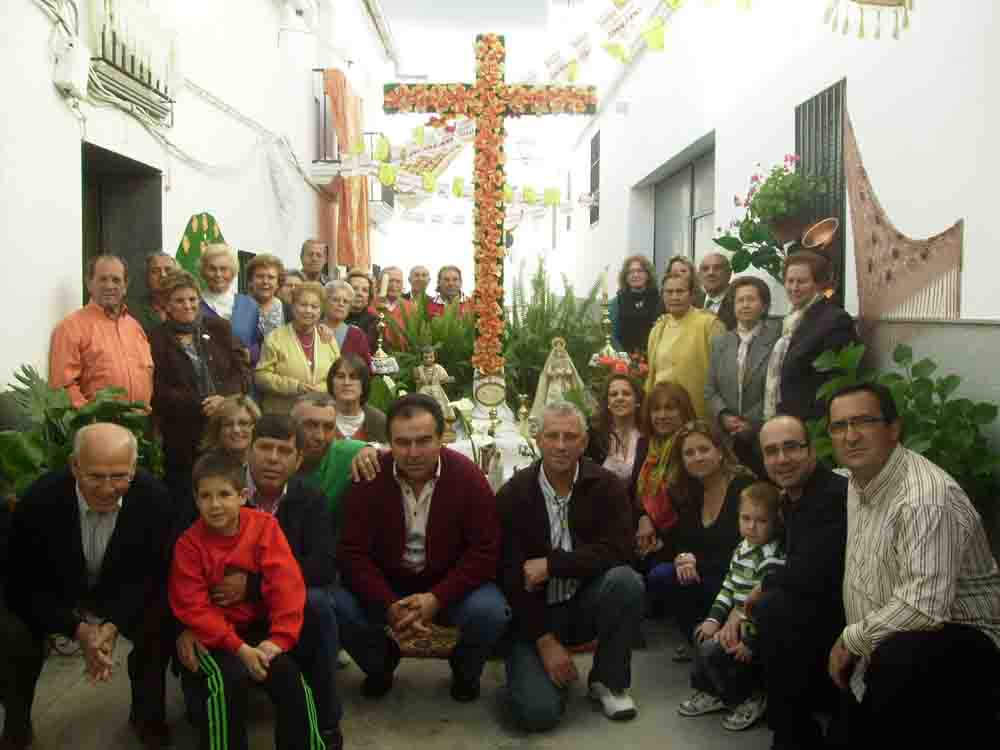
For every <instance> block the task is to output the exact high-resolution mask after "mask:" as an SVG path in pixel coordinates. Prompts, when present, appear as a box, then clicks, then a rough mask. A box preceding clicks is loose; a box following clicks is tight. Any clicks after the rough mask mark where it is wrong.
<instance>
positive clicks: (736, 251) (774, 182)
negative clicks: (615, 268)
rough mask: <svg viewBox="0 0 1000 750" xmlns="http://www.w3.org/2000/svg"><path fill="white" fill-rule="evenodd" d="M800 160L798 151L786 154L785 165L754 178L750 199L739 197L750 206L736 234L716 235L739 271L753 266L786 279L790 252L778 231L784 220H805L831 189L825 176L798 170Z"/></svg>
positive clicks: (739, 202)
mask: <svg viewBox="0 0 1000 750" xmlns="http://www.w3.org/2000/svg"><path fill="white" fill-rule="evenodd" d="M798 162H799V157H798V156H796V155H795V154H788V155H786V156H785V162H784V164H782V165H781V166H776V167H773V168H772V169H771V171H770V173H769V174H768V175H766V176H765V175H762V174H759V173H758V174H754V175H752V176H751V177H750V189H749V191H748V192H747V196H746V198H741V197H740V196H739V195H737V196H736V198H735V200H736V205H737V206H740V207H743V208H746V213H745V214H744V216H743V218H742V219H741V220H739V221H736V222H734V223H733V226H732V227H731V228H730V229H731V230H736V231H735V233H734V232H733V231H727V232H726V233H725V234H723V235H722V236H720V237H716V238H715V244H717V245H719V246H720V247H722V248H723V249H725V250H728V251H729V252H730V253H732V254H733V255H732V257H731V258H730V262H731V263H732V266H733V271H734V272H735V273H742V272H743V271H745V270H746V269H747V268H749V267H750V266H753V267H754V268H759V269H761V270H762V271H765V272H766V273H768V274H769V275H770V276H772V277H773V278H775V279H777V280H778V281H779V282H780V281H782V278H781V269H782V266H783V264H784V260H785V258H786V257H787V252H786V248H785V242H783V241H782V240H781V239H779V237H778V236H777V231H776V230H777V228H778V227H779V225H781V224H782V223H783V222H788V221H791V222H793V223H794V222H800V221H804V220H805V218H806V214H807V213H808V212H809V210H810V209H811V207H812V206H813V205H814V203H815V201H816V199H817V198H818V197H819V196H820V195H822V194H824V193H825V192H826V189H827V188H826V181H825V180H824V179H823V178H820V177H812V176H808V175H805V174H803V173H801V172H799V171H797V170H796V169H795V166H796V164H797V163H798Z"/></svg>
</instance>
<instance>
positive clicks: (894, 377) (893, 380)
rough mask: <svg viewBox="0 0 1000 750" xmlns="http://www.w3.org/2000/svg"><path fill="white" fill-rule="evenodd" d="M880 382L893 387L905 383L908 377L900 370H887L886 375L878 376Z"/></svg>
mask: <svg viewBox="0 0 1000 750" xmlns="http://www.w3.org/2000/svg"><path fill="white" fill-rule="evenodd" d="M878 382H879V383H881V384H882V385H884V386H886V387H888V388H893V387H894V386H899V385H903V384H904V383H905V382H906V378H904V377H903V376H902V375H900V374H899V373H898V372H887V373H885V374H884V375H879V376H878Z"/></svg>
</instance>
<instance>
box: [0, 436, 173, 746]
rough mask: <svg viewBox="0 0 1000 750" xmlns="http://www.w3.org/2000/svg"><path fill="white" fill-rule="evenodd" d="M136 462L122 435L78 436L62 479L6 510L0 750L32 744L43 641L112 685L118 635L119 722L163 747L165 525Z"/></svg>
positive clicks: (43, 482)
mask: <svg viewBox="0 0 1000 750" xmlns="http://www.w3.org/2000/svg"><path fill="white" fill-rule="evenodd" d="M137 458H138V449H137V445H136V440H135V437H134V436H133V435H132V433H130V432H129V431H128V430H126V429H124V428H123V427H119V426H118V425H113V424H100V423H99V424H94V425H90V426H87V427H84V428H82V429H81V430H80V431H79V432H77V434H76V439H75V441H74V446H73V455H72V458H71V463H70V468H69V469H66V470H62V471H53V472H50V473H48V474H46V475H44V476H42V477H41V478H39V479H38V480H37V481H36V482H35V483H34V484H33V485H32V486H31V487H30V488H29V489H28V490H27V492H26V493H25V495H24V497H23V498H22V499H21V501H20V502H19V503H18V504H17V508H16V509H15V511H14V517H13V519H12V524H11V540H10V559H11V560H12V561H15V562H16V564H17V566H18V574H17V575H16V576H14V577H12V578H11V579H10V581H9V582H8V587H7V596H8V605H9V607H10V612H11V613H12V615H13V617H12V618H10V619H11V620H12V621H13V623H14V625H15V627H14V634H15V635H16V638H15V639H14V640H7V639H6V638H5V639H4V642H3V643H2V646H0V648H2V649H3V650H4V651H6V653H5V654H3V656H2V663H3V670H2V671H4V672H5V673H6V677H5V679H4V680H0V688H2V689H3V690H4V694H3V695H0V701H2V702H3V703H4V705H5V706H6V709H7V717H6V722H5V725H4V735H3V740H2V741H0V747H2V748H4V749H5V750H9V749H12V748H26V747H28V746H29V745H30V743H31V704H32V701H33V699H34V695H35V685H36V683H37V682H38V676H39V674H40V673H41V671H42V663H43V661H44V658H45V648H46V645H45V644H46V638H47V636H49V635H52V634H61V635H64V636H65V637H67V638H71V639H74V640H76V641H77V642H79V644H80V649H81V651H82V652H83V656H84V659H85V662H86V669H87V673H88V674H89V676H90V678H91V680H92V681H93V682H106V681H108V680H110V679H111V676H112V672H113V670H114V653H113V652H114V648H115V643H116V642H117V640H118V635H119V633H120V634H122V635H124V636H125V637H126V638H127V639H128V640H129V641H131V642H132V644H133V649H132V652H131V653H130V654H129V656H128V674H129V678H130V679H131V682H132V709H131V712H130V714H129V721H130V722H131V723H132V725H133V728H134V730H135V732H136V734H137V735H138V737H139V739H140V741H141V742H142V744H143V746H144V747H147V748H159V747H167V746H169V744H170V732H169V730H168V728H167V725H166V723H165V713H164V679H165V674H166V665H167V662H168V661H169V656H170V652H171V650H172V646H173V644H172V643H171V642H170V638H169V637H166V633H165V629H166V623H167V610H166V591H165V575H166V559H167V555H166V552H167V550H166V546H167V539H168V533H169V531H170V528H171V523H172V514H171V510H170V504H169V503H170V501H169V498H168V497H167V493H166V490H165V489H164V488H163V486H162V485H161V484H160V483H159V482H157V481H156V480H155V479H154V478H153V477H152V476H150V475H149V474H148V473H146V472H145V471H143V470H142V469H137V468H136V460H137ZM5 635H10V633H5Z"/></svg>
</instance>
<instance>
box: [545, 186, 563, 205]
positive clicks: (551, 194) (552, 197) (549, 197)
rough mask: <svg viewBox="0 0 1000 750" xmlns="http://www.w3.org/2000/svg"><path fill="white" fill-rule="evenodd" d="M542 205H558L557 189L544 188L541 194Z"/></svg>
mask: <svg viewBox="0 0 1000 750" xmlns="http://www.w3.org/2000/svg"><path fill="white" fill-rule="evenodd" d="M542 204H543V205H546V206H558V205H559V188H545V192H544V193H543V194H542Z"/></svg>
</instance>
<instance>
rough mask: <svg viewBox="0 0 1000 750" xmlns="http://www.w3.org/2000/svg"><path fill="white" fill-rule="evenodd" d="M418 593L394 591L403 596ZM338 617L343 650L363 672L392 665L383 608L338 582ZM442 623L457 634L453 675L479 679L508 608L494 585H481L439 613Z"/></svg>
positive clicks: (380, 670) (382, 670) (507, 616)
mask: <svg viewBox="0 0 1000 750" xmlns="http://www.w3.org/2000/svg"><path fill="white" fill-rule="evenodd" d="M413 593H417V592H413V591H397V592H396V595H397V596H400V597H403V596H408V595H410V594H413ZM333 595H334V599H335V600H336V603H337V621H338V622H339V623H340V632H341V637H342V640H343V644H344V648H345V649H347V652H348V653H349V654H350V655H351V657H352V658H353V659H354V661H355V662H356V663H357V665H358V666H359V667H361V669H362V671H364V672H365V674H384V673H386V672H389V671H392V670H393V669H394V668H395V666H396V665H395V664H394V663H393V656H392V651H391V649H392V646H391V645H390V643H389V637H388V636H387V635H386V634H385V629H384V626H385V624H386V612H385V609H384V608H383V607H382V605H381V604H378V605H371V604H369V605H367V606H366V605H365V604H364V603H363V602H362V600H361V599H359V598H358V597H357V596H356V595H355V594H353V593H352V592H350V591H348V590H347V589H346V588H344V587H343V586H337V587H336V588H335V589H334V594H333ZM436 621H437V622H438V623H440V624H442V625H453V626H455V627H457V628H458V629H459V631H460V633H461V635H460V637H459V641H458V645H457V646H456V647H455V650H454V651H453V652H452V654H451V657H450V658H449V662H450V663H451V668H452V670H453V671H454V673H455V676H456V677H457V678H459V679H462V680H466V681H470V682H471V681H475V680H478V679H479V677H480V675H482V673H483V667H484V666H485V665H486V660H487V659H488V658H489V657H490V654H491V653H492V652H493V647H494V646H495V645H496V644H497V642H498V641H499V640H500V638H501V637H503V634H504V632H505V631H506V630H507V625H508V624H509V623H510V607H509V606H508V605H507V600H506V599H505V598H504V595H503V594H502V593H501V592H500V589H498V588H497V587H496V584H493V583H486V584H483V585H482V586H480V587H479V588H477V589H475V590H473V591H472V592H470V593H469V594H467V595H466V596H465V598H464V599H460V600H459V601H457V602H455V603H454V604H452V605H451V606H449V607H447V608H445V609H444V610H442V611H441V612H440V613H438V616H437V620H436Z"/></svg>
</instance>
